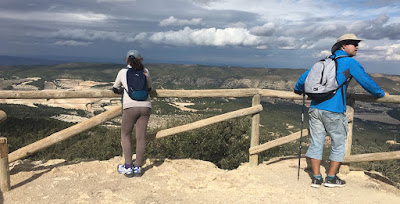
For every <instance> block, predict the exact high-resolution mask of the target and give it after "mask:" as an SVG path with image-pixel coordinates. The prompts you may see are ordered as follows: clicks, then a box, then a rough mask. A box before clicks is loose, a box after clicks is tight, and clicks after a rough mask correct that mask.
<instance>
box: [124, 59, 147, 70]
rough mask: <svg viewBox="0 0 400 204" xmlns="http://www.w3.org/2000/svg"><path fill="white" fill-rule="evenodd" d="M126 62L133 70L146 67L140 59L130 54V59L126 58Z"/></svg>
mask: <svg viewBox="0 0 400 204" xmlns="http://www.w3.org/2000/svg"><path fill="white" fill-rule="evenodd" d="M126 64H129V65H131V67H132V69H133V70H141V69H144V66H143V64H142V62H141V61H140V59H136V58H135V57H134V56H129V57H128V59H126Z"/></svg>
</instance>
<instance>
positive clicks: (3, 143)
mask: <svg viewBox="0 0 400 204" xmlns="http://www.w3.org/2000/svg"><path fill="white" fill-rule="evenodd" d="M0 187H1V191H2V192H6V191H9V190H10V189H11V188H10V171H9V167H8V148H7V138H5V137H0Z"/></svg>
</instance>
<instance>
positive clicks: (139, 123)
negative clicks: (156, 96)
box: [121, 107, 150, 166]
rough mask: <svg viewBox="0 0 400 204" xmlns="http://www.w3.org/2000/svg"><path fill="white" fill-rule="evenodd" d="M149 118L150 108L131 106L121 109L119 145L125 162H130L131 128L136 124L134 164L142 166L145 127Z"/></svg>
mask: <svg viewBox="0 0 400 204" xmlns="http://www.w3.org/2000/svg"><path fill="white" fill-rule="evenodd" d="M149 118H150V108H148V107H132V108H127V109H124V110H123V111H122V124H121V145H122V151H123V153H124V158H125V164H132V145H131V136H132V129H133V127H134V125H136V161H135V164H134V165H135V166H142V165H143V162H144V161H143V160H144V150H145V145H146V129H147V123H148V122H149Z"/></svg>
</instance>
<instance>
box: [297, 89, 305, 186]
mask: <svg viewBox="0 0 400 204" xmlns="http://www.w3.org/2000/svg"><path fill="white" fill-rule="evenodd" d="M305 101H306V95H305V94H304V92H303V105H302V106H301V129H300V142H299V143H300V144H299V146H300V147H299V165H298V168H297V180H299V178H300V157H301V139H302V138H303V124H304V107H305Z"/></svg>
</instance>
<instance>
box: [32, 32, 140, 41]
mask: <svg viewBox="0 0 400 204" xmlns="http://www.w3.org/2000/svg"><path fill="white" fill-rule="evenodd" d="M41 35H46V34H38V37H39V36H41ZM47 36H48V37H54V38H65V39H73V40H87V41H94V40H112V41H116V42H134V41H136V40H139V39H142V38H143V34H139V35H137V36H136V35H135V34H127V33H122V32H114V31H111V32H109V31H96V30H86V29H62V30H59V31H57V32H53V33H50V34H47Z"/></svg>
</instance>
